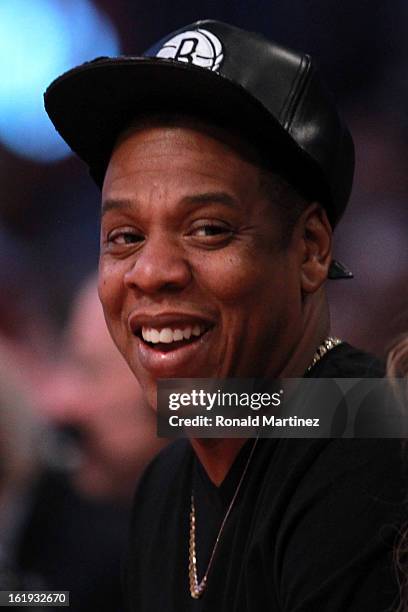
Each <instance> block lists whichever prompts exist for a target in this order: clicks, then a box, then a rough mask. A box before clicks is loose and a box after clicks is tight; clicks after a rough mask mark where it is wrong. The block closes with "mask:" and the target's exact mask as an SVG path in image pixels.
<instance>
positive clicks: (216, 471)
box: [191, 289, 330, 486]
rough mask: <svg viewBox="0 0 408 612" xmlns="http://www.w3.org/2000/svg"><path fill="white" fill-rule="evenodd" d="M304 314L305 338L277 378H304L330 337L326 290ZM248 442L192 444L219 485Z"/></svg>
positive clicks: (198, 440) (202, 441)
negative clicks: (318, 349)
mask: <svg viewBox="0 0 408 612" xmlns="http://www.w3.org/2000/svg"><path fill="white" fill-rule="evenodd" d="M302 314H303V329H302V336H301V338H300V339H299V340H298V341H297V342H296V344H295V345H294V348H293V349H292V351H291V352H290V353H289V355H288V356H287V357H286V359H284V360H283V361H282V364H281V366H280V367H279V368H278V371H277V370H275V371H274V372H273V373H272V374H271V375H272V376H273V377H275V378H290V377H292V378H300V377H302V376H303V375H304V373H305V372H306V370H307V368H308V366H309V365H310V363H311V362H312V359H313V355H314V353H315V351H316V349H317V347H318V346H319V345H320V344H321V343H322V342H323V341H324V340H325V338H327V336H328V335H329V332H330V325H329V310H328V305H327V299H326V295H325V292H324V290H323V289H320V290H319V291H317V292H316V293H314V294H312V295H309V296H307V297H306V298H305V300H304V303H303V313H302ZM245 442H246V439H242V438H193V439H192V440H191V445H192V447H193V449H194V451H195V453H196V455H197V457H198V459H199V460H200V462H201V464H202V466H203V467H204V469H205V471H206V472H207V475H208V477H209V478H210V480H211V481H212V482H213V483H214V484H215V485H216V486H219V485H220V484H221V483H222V481H223V480H224V478H225V477H226V475H227V474H228V472H229V470H230V468H231V466H232V464H233V463H234V460H235V458H236V456H237V455H238V453H239V451H240V450H241V448H242V447H243V445H244V444H245Z"/></svg>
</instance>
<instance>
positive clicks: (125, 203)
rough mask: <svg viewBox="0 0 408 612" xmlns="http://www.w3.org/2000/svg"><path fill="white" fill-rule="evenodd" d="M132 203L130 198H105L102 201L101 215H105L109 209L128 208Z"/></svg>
mask: <svg viewBox="0 0 408 612" xmlns="http://www.w3.org/2000/svg"><path fill="white" fill-rule="evenodd" d="M131 206H132V204H131V202H130V200H114V199H109V198H108V199H107V200H104V201H103V202H102V208H101V216H102V217H103V215H105V214H106V213H107V212H109V211H110V210H129V208H131Z"/></svg>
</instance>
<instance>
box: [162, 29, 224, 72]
mask: <svg viewBox="0 0 408 612" xmlns="http://www.w3.org/2000/svg"><path fill="white" fill-rule="evenodd" d="M156 57H162V58H166V59H174V60H177V61H178V62H184V63H185V64H194V65H195V66H200V67H201V68H208V69H209V70H213V71H214V72H217V71H218V70H219V68H220V66H221V62H222V61H223V59H224V53H223V48H222V44H221V41H220V40H219V38H217V37H216V36H215V35H214V34H213V33H212V32H209V31H208V30H201V29H200V30H191V31H189V32H182V33H181V34H177V36H173V38H170V40H168V41H167V42H166V43H165V44H164V45H163V46H162V48H161V49H160V51H159V52H158V53H157V56H156Z"/></svg>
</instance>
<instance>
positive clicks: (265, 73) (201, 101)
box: [45, 20, 354, 278]
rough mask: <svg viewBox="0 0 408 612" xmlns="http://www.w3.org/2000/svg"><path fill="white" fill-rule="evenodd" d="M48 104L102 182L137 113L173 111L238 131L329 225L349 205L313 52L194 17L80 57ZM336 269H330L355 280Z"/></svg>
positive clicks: (349, 169)
mask: <svg viewBox="0 0 408 612" xmlns="http://www.w3.org/2000/svg"><path fill="white" fill-rule="evenodd" d="M45 108H46V110H47V113H48V115H49V116H50V118H51V121H52V122H53V123H54V126H55V127H56V129H57V131H58V132H59V133H60V134H61V136H62V138H63V139H64V140H65V141H66V142H67V143H68V145H69V146H70V147H71V148H72V150H73V151H74V152H75V153H76V154H77V155H78V156H79V157H80V158H81V159H82V160H83V161H85V162H86V164H87V165H88V166H89V169H90V173H91V175H92V177H93V178H94V180H95V181H96V183H97V184H98V185H99V186H101V185H102V183H103V178H104V175H105V171H106V167H107V164H108V162H109V158H110V155H111V152H112V148H113V146H114V143H115V141H116V138H117V137H118V135H119V133H120V132H121V131H122V130H123V129H124V127H126V126H127V125H128V124H129V122H130V121H131V120H132V119H134V118H135V117H137V116H138V115H140V114H144V113H146V112H156V111H159V112H167V111H169V112H171V111H176V112H181V113H183V112H185V113H189V114H193V115H198V116H203V117H204V118H208V119H209V120H212V121H214V122H216V123H218V124H221V125H224V126H226V127H229V126H230V127H234V128H235V129H238V130H240V131H241V132H242V133H243V135H245V136H246V137H247V138H249V139H251V140H252V141H253V142H254V143H255V144H256V145H257V146H258V147H259V148H260V149H261V150H262V151H263V153H264V154H266V156H267V158H268V159H270V161H271V165H273V166H274V167H276V169H277V170H279V171H280V172H281V173H282V174H283V175H284V176H285V177H286V178H287V179H288V180H290V182H291V183H292V184H294V185H295V186H296V187H297V188H298V189H300V191H301V192H302V193H304V194H305V195H306V196H307V197H310V198H313V199H317V200H319V201H320V202H321V203H322V204H323V205H324V206H325V208H326V210H327V214H328V217H329V220H330V222H331V224H332V225H333V226H334V225H335V224H336V223H337V221H338V220H339V219H340V217H341V215H342V213H343V211H344V209H345V207H346V205H347V201H348V198H349V195H350V191H351V187H352V181H353V173H354V147H353V141H352V138H351V135H350V132H349V131H348V129H347V127H346V125H345V124H344V123H343V121H342V119H341V118H340V116H339V114H338V112H337V109H336V106H335V104H334V102H333V100H332V98H331V96H330V94H329V93H328V92H327V90H326V89H325V87H324V85H323V84H322V82H321V80H320V77H319V74H318V72H317V70H316V68H315V66H314V65H313V63H312V60H311V58H310V57H309V56H308V55H306V54H300V53H296V52H294V51H291V50H289V49H286V48H284V47H281V46H279V45H277V44H275V43H273V42H271V41H269V40H267V39H266V38H264V37H263V36H261V35H259V34H256V33H252V32H246V31H244V30H241V29H238V28H236V27H233V26H230V25H228V24H225V23H220V22H217V21H211V20H206V21H199V22H196V23H193V24H190V25H188V26H186V27H184V28H181V29H180V30H177V31H176V32H173V33H171V34H169V35H168V36H166V37H165V38H163V39H162V40H160V41H159V42H158V43H157V44H155V45H154V46H153V47H151V48H150V49H149V50H148V51H146V52H145V53H144V55H143V56H142V57H128V56H123V57H117V58H105V57H102V58H97V59H96V60H94V61H92V62H87V63H85V64H82V65H81V66H78V67H77V68H74V69H73V70H70V71H68V72H66V73H65V74H63V75H62V76H60V77H59V78H57V79H56V80H55V81H54V82H53V83H52V84H51V85H50V86H49V87H48V89H47V91H46V92H45ZM334 267H336V264H334ZM334 267H333V266H332V270H331V274H330V276H331V277H336V278H350V273H349V272H348V271H347V270H346V269H344V268H343V270H344V271H343V272H341V268H340V267H339V266H337V270H336V272H334V271H333V269H334Z"/></svg>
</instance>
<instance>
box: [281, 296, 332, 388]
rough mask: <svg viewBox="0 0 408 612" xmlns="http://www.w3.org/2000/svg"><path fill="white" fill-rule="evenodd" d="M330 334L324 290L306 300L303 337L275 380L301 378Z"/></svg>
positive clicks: (284, 362) (288, 356) (282, 365)
mask: <svg viewBox="0 0 408 612" xmlns="http://www.w3.org/2000/svg"><path fill="white" fill-rule="evenodd" d="M329 334H330V319H329V308H328V304H327V298H326V294H325V292H324V289H320V290H319V291H317V292H316V293H314V294H312V295H309V296H307V297H306V298H305V301H304V303H303V328H302V334H301V337H300V338H299V339H298V341H297V342H296V343H295V344H294V346H293V349H292V351H289V352H288V355H287V357H286V360H284V361H283V362H282V364H281V367H280V368H279V371H278V372H276V371H275V372H274V373H272V376H274V377H275V378H301V377H302V376H304V374H305V372H306V370H307V368H308V367H309V365H310V364H311V362H312V359H313V356H314V354H315V352H316V349H317V348H318V346H320V344H322V342H324V340H325V339H326V338H327V337H328V336H329Z"/></svg>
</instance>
